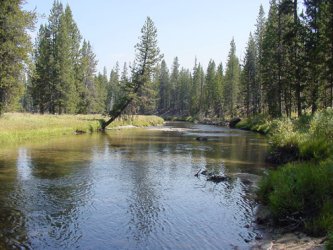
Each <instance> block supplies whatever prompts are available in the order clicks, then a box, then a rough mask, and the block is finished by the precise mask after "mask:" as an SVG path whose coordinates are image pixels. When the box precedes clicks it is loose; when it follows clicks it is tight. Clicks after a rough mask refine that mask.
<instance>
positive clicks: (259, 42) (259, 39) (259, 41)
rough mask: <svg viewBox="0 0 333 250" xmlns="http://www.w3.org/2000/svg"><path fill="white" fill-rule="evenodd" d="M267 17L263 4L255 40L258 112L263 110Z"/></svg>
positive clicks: (260, 9)
mask: <svg viewBox="0 0 333 250" xmlns="http://www.w3.org/2000/svg"><path fill="white" fill-rule="evenodd" d="M265 26H266V18H265V11H264V8H263V6H262V5H260V8H259V14H258V17H257V23H256V31H255V36H254V37H255V42H256V50H257V58H256V83H257V86H258V92H257V93H256V99H257V104H256V105H257V107H258V112H259V113H261V112H262V111H263V74H262V62H263V51H262V50H263V41H264V34H265Z"/></svg>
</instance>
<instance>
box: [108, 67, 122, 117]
mask: <svg viewBox="0 0 333 250" xmlns="http://www.w3.org/2000/svg"><path fill="white" fill-rule="evenodd" d="M107 93H108V94H107V111H108V112H110V111H111V110H112V108H113V106H114V105H115V104H117V103H118V101H119V96H120V83H119V64H118V62H117V63H116V66H115V67H114V68H113V69H112V70H111V73H110V80H109V85H108V88H107ZM120 99H121V98H120Z"/></svg>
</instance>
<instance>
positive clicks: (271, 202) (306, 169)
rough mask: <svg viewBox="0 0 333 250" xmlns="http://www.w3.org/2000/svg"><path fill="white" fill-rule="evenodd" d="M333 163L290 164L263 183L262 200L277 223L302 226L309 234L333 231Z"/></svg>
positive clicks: (265, 178) (276, 171)
mask: <svg viewBox="0 0 333 250" xmlns="http://www.w3.org/2000/svg"><path fill="white" fill-rule="evenodd" d="M332 180H333V161H331V160H329V161H327V162H322V163H320V164H318V163H313V162H301V163H290V164H287V165H285V166H283V167H280V168H278V169H277V170H273V171H271V172H270V173H269V174H268V175H267V176H266V177H264V178H263V180H262V181H261V183H260V188H259V191H258V197H259V198H260V200H261V201H262V202H263V203H264V204H266V205H268V207H269V208H270V210H271V212H272V215H273V218H274V221H275V222H277V223H278V224H288V223H292V222H295V221H299V222H300V223H302V225H301V226H302V227H303V228H304V229H305V230H306V232H308V233H310V234H312V235H323V234H325V233H327V232H328V231H330V230H333V182H332Z"/></svg>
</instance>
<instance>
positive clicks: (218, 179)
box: [207, 175, 230, 183]
mask: <svg viewBox="0 0 333 250" xmlns="http://www.w3.org/2000/svg"><path fill="white" fill-rule="evenodd" d="M229 179H230V178H229V177H227V176H222V175H212V176H210V177H209V178H208V179H207V181H212V182H215V183H220V182H222V181H227V180H229Z"/></svg>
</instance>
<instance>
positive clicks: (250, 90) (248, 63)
mask: <svg viewBox="0 0 333 250" xmlns="http://www.w3.org/2000/svg"><path fill="white" fill-rule="evenodd" d="M256 59H257V47H256V42H255V40H254V38H253V36H252V34H251V33H250V37H249V41H248V43H247V48H246V52H245V58H244V68H243V71H242V96H243V99H244V105H245V109H246V115H247V116H250V115H254V114H257V113H258V112H259V106H260V100H259V96H260V85H259V84H258V82H257V80H258V77H257V68H256V66H257V64H256Z"/></svg>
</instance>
